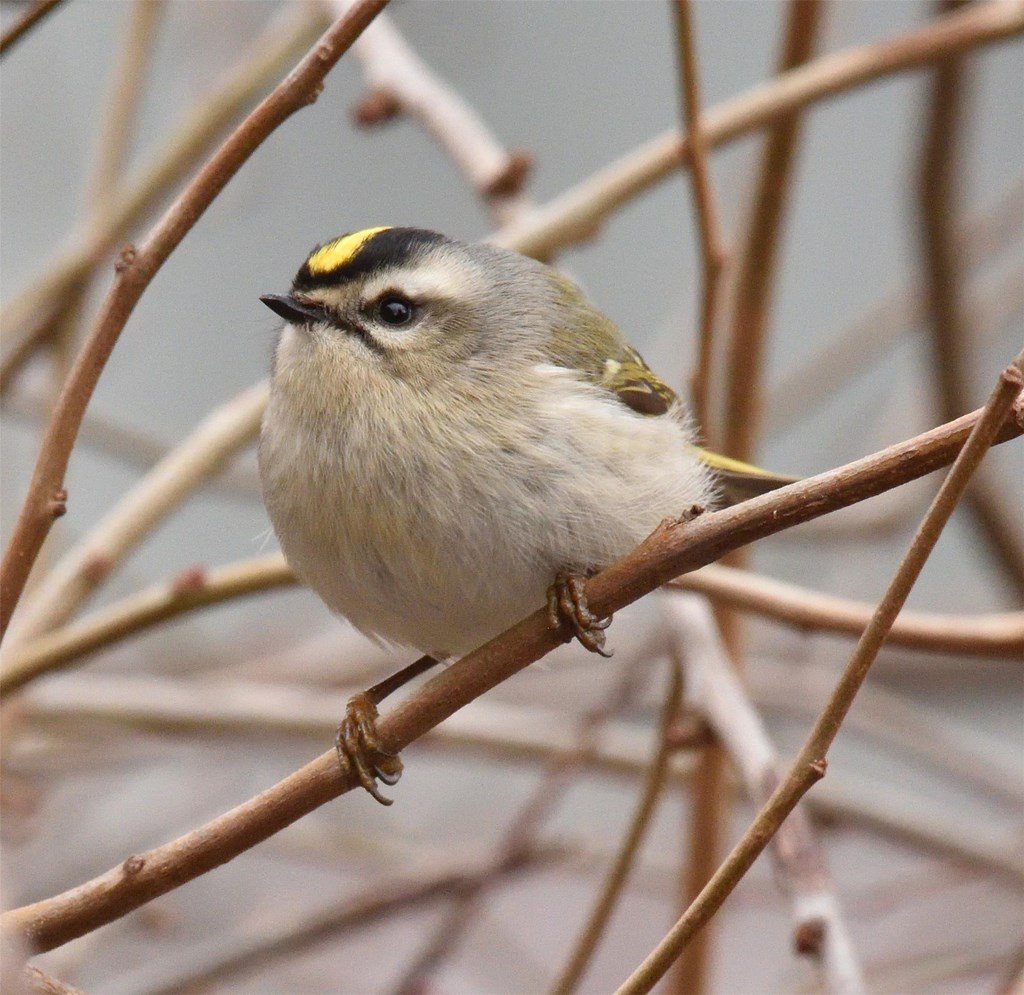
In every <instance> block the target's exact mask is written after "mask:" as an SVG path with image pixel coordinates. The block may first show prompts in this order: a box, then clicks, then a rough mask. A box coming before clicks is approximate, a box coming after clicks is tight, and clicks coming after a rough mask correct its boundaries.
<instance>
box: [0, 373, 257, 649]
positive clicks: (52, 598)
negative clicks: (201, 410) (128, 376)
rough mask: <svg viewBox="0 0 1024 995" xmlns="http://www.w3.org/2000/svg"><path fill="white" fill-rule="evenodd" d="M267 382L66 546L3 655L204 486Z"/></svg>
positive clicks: (252, 430)
mask: <svg viewBox="0 0 1024 995" xmlns="http://www.w3.org/2000/svg"><path fill="white" fill-rule="evenodd" d="M267 394H268V388H267V384H266V383H265V382H261V383H258V384H255V385H254V386H252V387H249V388H247V389H246V390H243V391H242V392H241V393H239V394H238V395H236V396H235V397H232V398H230V399H229V400H227V401H225V402H224V403H223V404H222V405H220V407H218V408H215V409H214V410H213V411H212V412H210V413H209V414H208V415H207V416H206V417H205V418H204V419H203V420H202V421H201V422H200V423H199V424H198V425H197V426H196V427H195V428H194V429H193V430H192V432H191V433H190V434H189V435H188V436H186V437H185V439H183V440H182V441H181V442H180V443H179V444H178V445H177V446H176V447H175V448H174V449H172V450H171V451H170V452H169V453H168V454H167V456H166V457H165V458H164V459H163V460H161V462H160V463H158V464H157V465H156V466H155V467H154V468H153V469H152V470H151V471H150V472H149V473H148V474H146V476H145V477H143V478H142V479H141V480H139V481H138V482H137V483H136V484H135V486H134V487H132V488H131V489H130V490H129V491H128V492H127V493H126V494H124V495H123V496H122V498H121V500H120V501H118V503H117V504H116V505H115V506H114V507H113V508H112V509H111V510H110V511H109V512H107V514H106V515H104V517H103V518H102V519H101V520H100V521H99V522H98V523H97V524H96V525H95V526H94V527H93V528H92V529H90V531H89V532H88V533H87V534H86V535H85V536H84V537H83V538H82V539H81V540H79V542H78V543H77V544H76V545H75V546H74V547H73V548H72V549H70V550H69V551H68V552H67V553H66V554H65V555H64V556H63V557H62V558H61V560H60V561H59V562H58V563H57V564H56V565H55V566H54V567H53V569H52V570H51V571H50V572H49V573H48V574H47V575H46V577H45V578H44V579H43V580H42V581H41V582H40V584H39V585H38V586H37V587H36V589H35V590H34V591H33V592H32V597H31V598H29V599H27V600H26V603H25V605H24V607H23V609H22V611H21V612H20V613H19V615H18V618H17V620H16V621H15V623H14V625H13V626H12V628H11V631H10V637H9V639H8V640H7V641H6V642H5V645H4V654H3V655H4V656H5V657H6V654H7V653H10V652H12V651H13V649H14V648H15V647H16V645H17V644H19V643H23V642H24V641H25V640H27V639H34V638H36V637H38V636H41V635H42V634H43V633H45V632H47V631H48V630H50V629H52V628H53V627H54V626H57V625H60V624H61V623H62V622H64V621H66V620H67V619H68V618H69V617H70V616H71V614H72V613H73V612H74V611H75V610H76V609H77V608H78V606H79V605H80V604H81V603H82V602H83V601H84V600H85V599H86V598H87V597H88V596H89V595H90V594H91V593H92V592H93V591H95V590H96V588H97V587H98V586H99V585H100V583H101V582H102V581H103V580H104V579H105V578H106V577H108V576H109V575H110V573H111V572H112V571H113V570H114V568H115V567H116V566H117V565H118V564H119V563H120V562H121V561H122V560H123V559H124V557H125V556H127V555H128V553H129V552H130V551H131V550H132V549H134V548H135V546H137V545H138V543H139V542H141V541H142V539H143V538H144V537H145V536H146V535H148V534H149V532H150V531H151V530H152V529H153V528H155V527H156V525H157V524H158V523H159V522H161V521H162V520H163V519H164V518H165V517H166V516H167V515H169V514H170V513H171V512H172V511H173V510H174V509H175V508H177V507H178V505H180V504H181V502H182V501H183V500H185V498H186V497H187V496H188V495H189V493H191V491H192V490H193V489H194V488H195V487H196V486H197V485H198V484H199V483H201V482H202V481H204V480H207V479H209V478H210V477H212V476H213V475H214V474H216V473H217V472H218V471H219V470H220V469H221V467H223V466H224V465H225V464H226V463H227V462H228V461H229V460H230V459H231V457H232V456H234V454H235V453H236V452H237V451H238V450H239V449H240V448H241V447H242V446H244V445H246V444H247V443H248V442H250V441H251V440H252V439H253V438H254V437H255V435H256V433H257V432H258V431H259V425H260V418H261V417H262V415H263V409H264V408H265V407H266V402H267Z"/></svg>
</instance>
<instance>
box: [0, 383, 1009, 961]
mask: <svg viewBox="0 0 1024 995" xmlns="http://www.w3.org/2000/svg"><path fill="white" fill-rule="evenodd" d="M1018 379H1019V378H1018ZM1019 391H1020V387H1019V383H1018V384H1016V385H1013V384H1009V381H1007V383H1005V384H1004V385H1003V392H1001V394H1000V398H999V404H998V407H997V406H996V405H995V404H990V405H989V407H987V408H986V409H985V410H984V411H983V412H982V413H981V414H979V413H974V414H972V415H968V416H965V417H963V418H960V419H958V420H957V421H956V422H953V423H952V424H951V425H943V426H941V427H939V428H937V429H933V430H932V431H930V432H928V433H926V434H925V435H924V436H918V437H917V438H915V439H911V440H909V441H908V442H904V443H901V444H899V445H896V446H892V447H890V448H889V449H887V450H884V451H883V452H882V453H879V454H876V455H874V456H869V457H867V458H865V459H862V460H858V461H857V462H855V463H851V464H849V465H847V466H845V467H840V468H839V469H836V470H833V471H830V472H829V473H826V474H819V475H818V476H817V477H811V478H808V479H807V480H803V481H799V482H798V483H795V484H791V485H789V486H788V487H784V488H781V489H780V490H777V491H774V492H772V493H770V494H766V495H763V496H762V497H758V498H753V499H752V500H750V501H747V502H745V503H744V504H742V505H738V506H736V507H734V508H729V509H725V510H723V511H716V512H712V513H710V514H707V515H704V516H702V517H699V518H697V519H695V520H691V521H687V522H684V523H672V522H666V523H664V524H663V525H662V526H661V527H660V528H658V529H657V530H656V531H655V532H654V533H653V534H652V535H651V536H650V537H649V538H648V539H647V540H646V541H645V542H643V543H642V544H641V545H640V546H639V547H637V549H636V550H634V551H633V552H632V553H630V554H629V555H628V556H625V557H623V558H622V559H621V560H619V561H618V562H616V563H614V564H613V565H612V566H610V567H608V568H607V569H606V570H603V571H602V572H601V573H599V574H597V575H596V576H594V577H592V578H591V579H590V580H589V581H588V582H587V584H586V589H585V590H586V596H587V601H588V603H589V605H590V607H591V610H592V611H594V612H595V614H598V615H599V616H601V617H607V616H608V615H610V614H611V613H612V612H615V611H618V610H620V609H621V608H623V607H625V605H627V604H630V603H631V602H633V601H635V600H637V599H638V598H640V597H642V596H643V595H644V594H648V593H649V592H650V591H652V590H654V589H655V588H656V587H658V586H660V585H661V584H663V583H664V582H665V581H666V580H669V579H671V578H673V577H675V576H678V575H679V574H680V573H682V572H684V571H686V570H692V569H696V568H697V567H698V566H703V565H705V564H706V563H709V562H711V561H713V560H716V559H718V558H719V557H720V556H721V555H722V554H723V553H725V552H727V551H728V550H729V549H735V548H738V547H739V546H741V545H743V544H745V543H747V542H751V541H753V540H754V539H757V538H761V537H764V536H767V535H771V534H774V533H775V532H779V531H781V530H782V529H785V528H788V527H791V526H792V525H795V524H797V523H799V522H801V521H807V520H809V519H811V518H816V517H820V516H821V515H824V514H828V513H830V512H832V511H835V510H836V509H837V508H841V507H845V506H846V505H849V504H852V503H854V502H856V501H858V500H863V499H865V498H867V497H870V496H872V495H873V494H876V493H879V492H880V491H882V490H884V489H886V488H889V487H897V486H899V485H900V484H903V483H905V482H906V481H907V480H910V479H913V478H915V477H917V476H920V475H922V474H924V473H928V472H930V471H931V470H934V469H936V468H937V467H939V466H942V465H944V464H946V463H948V462H949V461H950V460H952V459H954V457H955V456H956V454H957V452H958V451H959V450H960V447H961V446H962V445H963V444H964V440H965V439H967V438H968V436H970V442H971V445H970V447H965V448H964V450H963V454H962V455H961V456H960V457H959V458H958V464H957V465H958V467H959V469H958V472H957V473H956V474H955V475H954V474H951V475H950V477H948V478H947V483H948V481H949V480H953V481H954V482H958V481H959V480H960V479H961V478H962V477H964V476H965V472H966V471H965V470H964V468H963V467H964V464H965V461H968V462H967V466H968V467H969V466H970V464H971V462H972V461H974V460H976V459H977V458H978V457H979V449H982V450H983V449H984V448H987V444H988V442H989V440H990V437H995V438H1006V437H1013V436H1016V435H1019V434H1020V431H1021V429H1020V427H1019V426H1018V425H1017V424H1016V422H1014V421H1007V418H1006V412H1007V411H1008V410H1009V408H1010V407H1011V406H1012V404H1013V400H1014V398H1015V397H1016V395H1017V394H1018V393H1019ZM1006 393H1008V394H1009V397H1008V398H1007V397H1006V396H1004V395H1005V394H1006ZM979 440H980V441H979ZM982 443H984V444H985V445H984V446H983V445H982ZM949 490H950V488H949V486H944V487H943V490H942V491H941V492H940V496H941V497H942V500H943V507H944V508H945V504H946V503H947V502H948V501H949ZM929 517H932V516H929ZM915 548H917V546H916V544H915ZM902 574H903V571H902V570H901V571H900V576H902ZM887 604H889V603H888V602H887ZM895 614H896V612H894V611H892V610H891V607H890V610H889V611H887V613H886V617H887V619H888V616H890V615H892V616H894V615H895ZM889 621H891V619H889ZM878 637H879V628H878V626H874V627H872V628H871V629H870V630H869V633H866V637H865V638H866V639H867V638H870V640H871V642H870V643H867V645H868V646H873V645H874V644H875V643H876V642H877V641H878ZM560 639H561V636H560V634H559V633H558V632H556V631H555V630H553V629H552V628H551V627H550V625H549V623H548V618H547V609H546V608H541V609H538V610H537V611H536V612H534V614H533V615H531V616H529V617H528V618H526V619H524V620H523V621H522V622H519V623H518V624H517V625H515V626H513V627H512V628H511V629H509V630H507V631H506V632H505V633H503V634H502V635H500V636H498V637H496V638H495V639H492V640H491V641H490V642H489V643H487V644H485V645H484V646H482V647H480V648H479V649H477V650H475V651H474V652H472V653H469V654H467V655H466V656H465V657H463V658H462V659H461V660H459V661H458V662H457V663H454V664H452V665H451V666H450V667H448V668H446V669H445V670H444V671H442V672H441V673H439V674H437V676H435V677H433V678H432V679H431V680H430V681H428V682H427V683H426V684H424V685H423V687H421V688H420V689H418V691H417V692H415V693H414V694H413V695H411V696H410V697H409V698H408V699H406V700H405V701H403V702H401V703H400V704H399V705H397V706H396V707H395V708H394V709H393V710H392V711H391V712H388V713H387V714H385V715H383V716H382V718H381V720H380V722H379V723H378V735H379V738H380V742H381V746H382V748H383V749H385V750H387V751H388V752H392V753H399V752H401V750H402V749H404V748H405V747H406V746H408V745H409V743H411V742H413V741H414V740H416V739H418V738H419V737H420V736H422V735H424V734H425V733H426V732H427V731H429V730H430V729H433V728H434V727H435V726H437V725H438V724H440V723H441V722H443V721H444V720H445V719H447V718H449V717H450V716H451V715H453V714H454V713H455V712H456V711H458V710H459V709H460V708H462V707H463V706H464V705H466V704H467V703H469V702H470V701H472V700H474V699H475V698H478V697H479V696H480V695H481V694H483V693H484V692H485V691H488V690H490V689H491V688H492V687H494V686H495V685H497V684H499V683H500V682H501V681H503V680H505V679H507V678H508V677H511V676H512V674H514V673H518V672H519V671H520V670H522V669H523V668H524V667H527V666H528V665H529V664H531V663H533V662H534V661H536V660H538V659H540V658H541V657H542V656H544V655H545V654H546V653H548V652H550V651H551V650H552V649H554V648H555V647H556V646H557V645H558V643H559V641H560ZM862 642H863V641H862ZM861 652H863V651H861ZM854 660H855V661H856V662H857V666H856V667H853V666H851V668H850V670H851V671H852V673H853V675H854V677H862V676H863V673H862V671H863V670H864V666H863V663H862V662H861V655H860V653H858V654H857V655H855V658H854ZM857 683H859V681H854V682H853V685H852V687H851V681H849V680H847V681H844V682H843V683H842V685H841V688H840V693H839V694H837V698H836V705H835V706H834V707H830V708H829V709H828V710H827V711H826V712H825V713H824V714H823V716H822V722H823V723H826V725H825V728H826V730H827V734H828V735H829V736H831V735H834V732H835V728H837V726H836V725H835V723H836V721H837V715H838V717H839V719H841V714H839V711H838V710H839V708H840V707H842V709H843V710H845V707H848V705H849V702H850V700H852V695H853V693H854V692H855V690H856V685H857ZM819 724H820V723H819ZM819 738H820V737H819V735H818V734H816V736H815V738H814V739H812V740H811V741H809V744H810V745H809V747H808V749H817V748H818V743H819ZM805 752H806V751H805ZM814 759H817V758H816V757H815V758H814ZM808 768H809V762H807V763H804V762H802V761H801V763H800V764H798V765H797V767H795V768H794V770H795V773H794V774H793V776H792V777H791V778H787V780H786V781H785V782H784V783H783V785H782V787H781V788H780V789H779V791H778V792H776V795H777V796H778V797H777V799H776V802H775V803H773V804H772V805H771V806H770V807H769V809H768V810H767V812H766V813H765V814H764V815H763V818H762V820H761V821H760V822H759V825H763V824H764V820H772V823H774V824H775V825H777V824H778V823H780V822H781V821H782V819H784V818H785V816H786V815H787V814H788V812H789V810H790V809H791V808H792V805H793V804H795V803H796V801H797V800H798V798H799V794H801V793H802V791H803V790H806V786H809V783H810V781H812V780H816V779H817V777H819V776H820V773H819V771H818V769H816V768H810V771H811V773H808ZM357 785H358V780H357V778H356V777H355V776H353V775H352V773H351V772H350V771H347V770H346V771H342V770H341V768H340V766H339V764H338V757H337V753H336V752H335V751H334V750H333V749H332V750H330V751H328V752H326V753H324V754H321V755H320V756H319V757H317V758H316V759H315V760H313V761H311V762H310V763H309V764H307V765H306V766H305V767H303V768H302V769H301V770H299V771H296V772H295V773H294V774H291V775H290V776H289V777H287V778H285V779H284V780H283V781H281V782H279V783H278V784H277V785H275V786H274V787H272V788H269V789H267V790H266V791H264V792H263V793H261V794H260V795H258V796H256V797H255V798H253V799H250V800H249V801H247V802H244V803H243V804H241V805H239V806H238V807H237V808H235V809H232V810H231V811H230V812H227V813H225V814H224V815H222V816H219V817H218V818H216V819H214V820H213V821H212V822H210V823H208V824H207V825H206V826H204V827H202V828H201V829H198V830H195V831H194V832H192V833H189V834H186V835H185V836H182V837H180V838H179V839H177V840H174V841H172V842H170V843H167V844H164V845H163V846H160V847H157V848H156V849H154V850H150V851H148V852H146V853H143V854H137V855H134V856H132V857H129V858H128V859H127V860H126V861H124V863H123V864H121V865H118V866H117V867H115V868H113V869H112V870H110V871H108V872H107V873H106V874H103V875H101V876H99V877H98V878H95V879H93V880H92V881H90V882H87V883H85V884H82V885H80V886H79V887H77V888H74V889H72V890H71V891H68V892H65V893H64V894H62V895H58V896H56V897H54V898H49V899H45V900H43V901H40V902H36V903H34V904H33V905H27V906H24V907H22V908H20V909H15V910H12V911H11V912H8V913H6V914H5V915H4V916H3V917H0V927H9V928H11V929H16V930H20V931H23V932H24V933H25V934H26V935H27V936H28V937H29V939H30V940H31V942H32V944H33V946H34V947H35V948H36V949H38V950H48V949H52V948H53V947H55V946H59V945H60V944H62V943H66V942H67V941H68V940H70V939H73V938H74V937H76V936H81V935H82V934H83V933H87V932H89V931H90V930H93V929H96V928H98V927H99V926H101V925H104V924H106V923H108V922H111V921H113V920H114V919H117V918H119V917H120V916H123V915H125V914H127V913H128V912H130V911H131V910H132V909H135V908H138V907H139V906H140V905H143V904H145V903H146V902H148V901H150V900H152V899H153V898H156V897H157V896H158V895H162V894H165V893H166V892H167V891H170V890H171V889H173V888H176V887H178V886H180V885H181V884H183V883H184V882H186V881H189V880H192V879H193V878H195V877H198V876H199V875H200V874H204V873H205V872H206V871H209V870H212V869H213V868H214V867H218V866H219V865H221V864H223V863H224V862H225V861H228V860H230V859H231V858H232V857H235V856H237V855H238V854H239V853H241V852H243V851H244V850H246V849H248V848H250V847H252V846H255V845H256V844H257V843H259V842H260V841H261V840H264V839H266V838H267V837H269V836H272V835H273V834H274V833H276V832H278V831H279V830H280V829H282V828H283V827H284V826H286V825H289V824H290V823H292V822H294V821H296V820H297V819H300V818H301V817H302V816H303V815H306V814H307V813H309V812H311V811H312V810H313V809H315V808H317V807H318V806H320V805H323V804H324V803H326V802H328V801H330V800H331V799H332V798H336V797H338V795H340V794H343V793H344V792H346V791H350V790H352V789H353V788H354V787H356V786H357ZM765 842H767V839H765V840H763V841H762V842H761V844H760V846H755V847H753V848H751V840H750V834H748V835H747V837H745V842H744V844H743V847H742V848H741V850H740V852H739V855H738V856H734V857H733V858H731V859H730V861H729V862H728V863H727V864H726V865H724V866H725V870H724V871H723V872H722V874H723V875H725V876H726V879H727V880H730V879H731V883H732V884H735V880H738V878H739V876H742V874H743V873H745V871H746V869H747V867H749V864H750V863H752V862H753V859H754V857H756V854H757V852H759V850H760V848H762V847H763V845H764V843H765ZM721 879H722V875H719V876H718V878H717V880H721ZM722 898H724V895H720V898H719V901H720V900H721V899H722ZM710 911H713V910H710ZM710 911H705V912H704V913H702V915H706V914H710ZM691 923H692V920H691ZM689 928H692V925H691V926H690V927H689Z"/></svg>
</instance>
